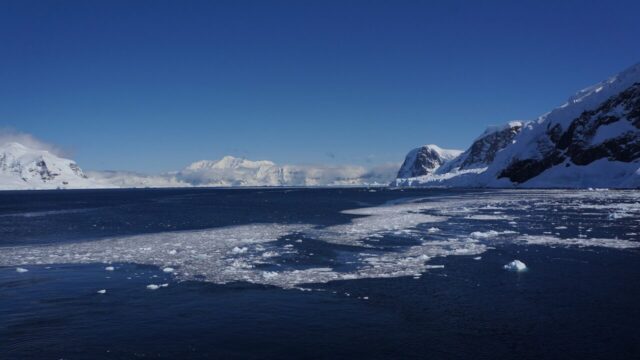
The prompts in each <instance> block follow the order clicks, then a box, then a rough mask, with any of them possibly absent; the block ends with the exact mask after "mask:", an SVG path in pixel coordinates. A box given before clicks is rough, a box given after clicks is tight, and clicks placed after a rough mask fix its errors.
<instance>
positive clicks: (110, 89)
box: [0, 0, 640, 172]
mask: <svg viewBox="0 0 640 360" xmlns="http://www.w3.org/2000/svg"><path fill="white" fill-rule="evenodd" d="M638 14H640V2H638V1H542V0H535V1H471V0H468V1H450V0H449V1H347V0H341V1H335V2H332V1H315V2H312V1H257V0H256V1H240V0H234V1H77V2H74V1H28V0H27V1H25V0H21V1H4V0H2V1H0V55H1V56H0V99H2V100H1V101H0V127H3V128H13V129H15V130H19V131H22V132H25V133H29V134H32V135H33V136H35V137H38V138H40V139H43V140H44V141H47V142H50V143H53V144H56V145H57V146H60V147H63V148H65V149H68V150H69V151H70V152H71V154H72V155H73V157H74V158H75V159H76V160H77V161H78V162H79V163H80V165H81V166H83V167H84V168H86V169H120V170H138V171H143V172H158V171H168V170H176V169H180V168H182V167H184V166H185V165H186V164H188V163H190V162H193V161H195V160H200V159H216V158H220V157H222V156H223V155H227V154H231V155H236V156H245V157H248V158H251V159H269V160H273V161H276V162H278V163H297V164H309V163H316V164H318V163H322V164H345V163H350V164H362V165H367V164H374V163H385V162H399V161H401V160H402V158H403V156H404V155H405V153H406V152H407V151H408V150H409V149H411V148H412V147H415V146H418V145H421V144H425V143H436V144H438V145H440V146H442V147H449V148H465V147H466V146H468V145H469V143H470V142H471V141H472V140H473V139H474V138H475V137H476V136H477V135H479V133H481V132H482V131H483V129H484V128H485V127H486V126H487V125H489V124H499V123H503V122H506V121H509V120H513V119H532V118H535V117H536V116H538V115H540V114H542V113H544V112H546V111H548V110H550V109H551V108H552V107H554V106H557V105H559V104H561V103H562V102H563V101H564V100H565V99H566V98H567V97H568V96H569V95H571V94H572V93H574V92H575V91H576V90H578V89H580V88H582V87H585V86H588V85H590V84H592V83H594V82H597V81H600V80H602V79H604V78H606V77H608V76H609V75H613V74H615V73H617V72H619V71H621V70H623V69H624V68H626V67H628V66H630V65H632V64H634V63H637V62H639V61H640V46H638V35H640V21H638Z"/></svg>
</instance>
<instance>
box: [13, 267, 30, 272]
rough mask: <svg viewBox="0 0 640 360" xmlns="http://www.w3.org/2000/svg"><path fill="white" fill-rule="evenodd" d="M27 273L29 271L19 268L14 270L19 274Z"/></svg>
mask: <svg viewBox="0 0 640 360" xmlns="http://www.w3.org/2000/svg"><path fill="white" fill-rule="evenodd" d="M27 271H29V270H27V269H25V268H21V267H19V268H16V272H19V273H26V272H27Z"/></svg>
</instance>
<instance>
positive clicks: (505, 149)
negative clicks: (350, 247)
mask: <svg viewBox="0 0 640 360" xmlns="http://www.w3.org/2000/svg"><path fill="white" fill-rule="evenodd" d="M413 151H415V150H413ZM393 184H394V185H398V186H453V187H616V188H637V187H640V64H637V65H635V66H632V67H630V68H629V69H627V70H625V71H623V72H622V73H620V74H618V75H616V76H613V77H611V78H609V79H607V80H605V81H603V82H601V83H599V84H596V85H594V86H591V87H589V88H586V89H584V90H581V91H579V92H578V93H577V94H576V95H574V96H573V97H571V98H570V99H569V100H568V101H567V102H566V103H565V104H563V105H562V106H560V107H558V108H556V109H554V110H553V111H551V112H549V113H547V114H544V115H542V116H540V117H539V118H538V119H536V120H534V121H530V122H526V123H524V122H510V123H508V124H506V125H504V126H501V127H497V128H495V127H494V128H490V129H489V130H487V131H486V132H485V133H484V134H483V135H481V136H480V137H479V138H478V139H476V140H475V141H474V143H473V144H472V145H471V147H470V148H469V149H468V150H467V151H465V152H464V153H462V154H461V155H459V156H458V157H456V158H455V159H452V160H449V161H446V162H445V163H443V164H442V165H440V166H439V167H438V168H437V169H435V170H434V171H433V172H432V173H429V174H425V175H422V176H417V177H416V176H412V177H403V176H399V177H398V178H397V179H396V180H395V181H394V183H393Z"/></svg>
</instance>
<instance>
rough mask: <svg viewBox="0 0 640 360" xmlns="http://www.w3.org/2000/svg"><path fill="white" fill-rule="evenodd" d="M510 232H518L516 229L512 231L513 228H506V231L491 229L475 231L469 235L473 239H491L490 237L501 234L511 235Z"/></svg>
mask: <svg viewBox="0 0 640 360" xmlns="http://www.w3.org/2000/svg"><path fill="white" fill-rule="evenodd" d="M509 234H517V232H515V231H511V230H505V231H495V230H489V231H474V232H472V233H471V234H469V236H470V237H471V238H473V239H489V238H494V237H497V236H500V235H509Z"/></svg>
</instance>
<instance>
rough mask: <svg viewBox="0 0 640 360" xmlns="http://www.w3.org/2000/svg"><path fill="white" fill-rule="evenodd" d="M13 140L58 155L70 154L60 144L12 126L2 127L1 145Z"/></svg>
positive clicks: (0, 132) (0, 131) (0, 134)
mask: <svg viewBox="0 0 640 360" xmlns="http://www.w3.org/2000/svg"><path fill="white" fill-rule="evenodd" d="M11 142H16V143H19V144H22V145H24V146H26V147H29V148H32V149H37V150H46V151H49V152H50V153H52V154H55V155H57V156H67V155H68V154H69V153H68V152H67V151H64V150H63V149H62V148H60V147H59V146H56V145H54V144H51V143H48V142H45V141H42V140H40V139H38V138H36V137H35V136H33V135H31V134H27V133H23V132H20V131H17V130H15V129H12V128H6V127H5V128H0V145H5V144H8V143H11Z"/></svg>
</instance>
